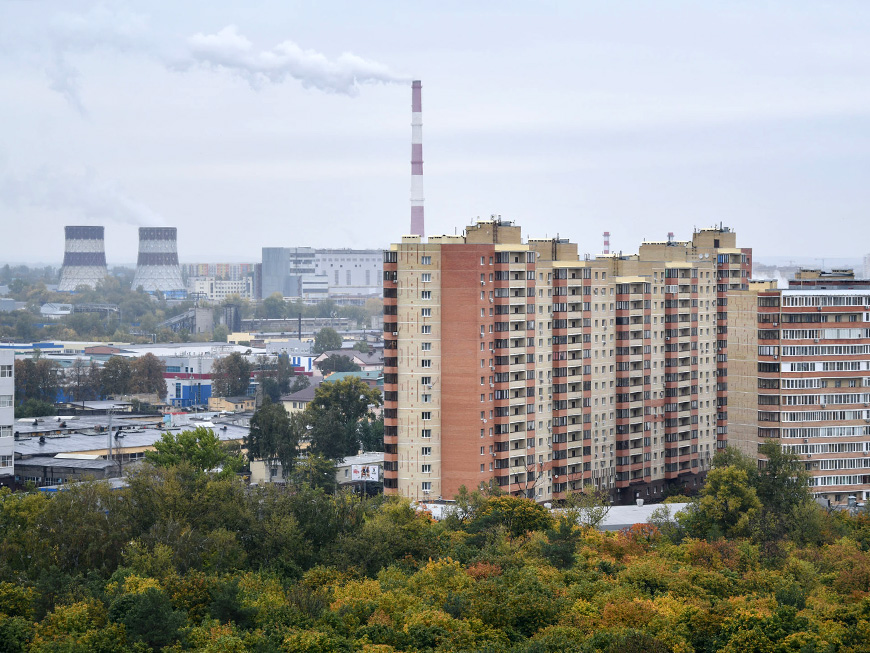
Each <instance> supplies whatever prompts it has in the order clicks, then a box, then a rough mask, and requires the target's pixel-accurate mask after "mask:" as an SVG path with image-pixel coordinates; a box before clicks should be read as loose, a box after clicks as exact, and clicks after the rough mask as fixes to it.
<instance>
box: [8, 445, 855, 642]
mask: <svg viewBox="0 0 870 653" xmlns="http://www.w3.org/2000/svg"><path fill="white" fill-rule="evenodd" d="M170 439H171V438H170ZM200 445H201V446H203V447H208V449H207V452H206V453H207V455H203V452H200V451H198V450H197V447H198V446H200ZM215 446H217V444H216V440H215V439H214V438H209V437H207V434H201V433H200V434H197V435H196V436H195V437H194V436H191V437H185V438H181V437H180V436H179V438H178V439H177V441H172V442H169V441H168V442H167V444H166V449H165V451H163V452H159V455H154V456H150V461H151V462H149V463H146V464H145V465H143V466H142V467H140V468H139V469H137V470H136V471H134V472H133V473H132V474H131V475H130V477H129V479H128V480H129V487H127V488H124V489H121V490H116V491H112V490H109V489H108V487H107V486H106V485H104V484H102V483H81V484H78V485H74V486H71V487H70V488H69V489H68V490H67V491H65V492H59V493H57V494H55V495H45V494H39V493H20V494H3V495H0V648H2V650H7V651H40V652H42V651H147V650H166V651H182V650H200V651H315V652H317V651H323V652H326V651H368V652H370V653H374V652H378V653H386V652H389V651H479V652H481V653H483V652H492V653H496V652H497V653H544V652H554V653H555V652H563V651H569V652H570V651H577V652H592V651H602V652H604V651H607V652H614V653H616V652H619V653H635V652H637V653H640V652H653V653H657V652H664V651H679V652H686V653H688V652H691V651H697V652H708V651H709V652H711V653H712V652H713V651H729V652H734V653H738V652H739V653H743V652H751V651H759V652H760V651H765V652H766V651H771V652H779V651H782V652H785V651H794V652H799V651H807V652H809V651H854V652H857V651H866V650H868V642H870V553H868V549H870V518H868V516H867V515H866V514H864V513H859V514H856V515H849V514H847V513H829V512H827V511H824V510H822V509H821V508H819V507H817V506H816V505H815V504H814V503H813V502H812V501H810V500H809V496H808V494H807V493H806V487H805V486H803V487H801V486H800V484H799V483H797V484H795V483H794V482H793V481H794V480H795V479H797V480H798V481H799V480H800V479H799V478H798V477H797V476H795V475H794V474H793V472H794V470H795V469H796V468H795V467H794V460H792V459H789V458H788V457H787V456H786V457H781V458H779V459H777V460H770V462H769V463H768V465H767V466H766V467H765V469H764V470H762V471H761V472H759V471H757V470H755V471H753V470H752V469H751V468H747V467H746V465H745V463H746V461H745V460H744V459H742V458H740V457H739V456H735V455H733V454H731V453H726V454H725V455H720V456H719V457H718V458H717V461H716V469H715V470H714V472H715V473H712V474H711V476H713V482H712V483H711V484H709V485H708V488H705V490H704V491H703V492H702V493H701V496H700V497H699V499H698V500H697V502H696V503H695V504H694V505H693V506H692V508H691V509H690V510H689V511H688V512H687V513H686V514H685V515H684V516H682V517H680V518H677V519H675V518H674V517H673V516H672V515H669V514H668V512H667V507H666V506H663V507H662V509H661V510H660V511H659V513H658V514H657V515H656V517H655V519H654V522H655V524H654V525H649V526H638V527H634V528H631V529H627V530H623V531H621V532H600V531H597V530H595V529H594V528H592V527H590V526H580V525H578V523H577V520H576V516H577V515H576V510H570V509H569V510H566V511H563V512H555V513H551V512H549V511H547V510H545V509H544V508H543V507H541V506H539V505H537V504H535V503H533V502H531V501H529V500H526V499H521V498H517V497H511V496H506V495H502V494H499V493H498V491H497V490H490V489H486V488H484V489H483V490H479V491H473V492H468V491H464V492H463V493H462V494H461V495H460V497H458V501H457V504H456V505H457V509H456V511H455V512H454V513H453V514H452V515H451V516H450V517H448V518H447V519H446V520H444V521H442V522H435V521H433V520H432V519H431V518H430V517H429V516H428V515H426V514H425V513H421V512H417V511H415V510H414V509H413V508H412V507H411V506H410V505H409V504H408V502H406V501H404V500H401V499H393V498H384V497H378V498H375V499H365V498H361V497H358V496H356V495H352V494H345V493H336V494H332V493H327V492H324V491H323V490H322V489H318V488H313V487H311V486H309V485H307V484H306V483H305V482H302V481H299V482H295V483H293V484H291V485H290V486H288V487H286V488H283V487H282V488H279V487H263V488H250V487H246V486H245V485H244V483H243V482H242V481H241V480H239V478H238V477H236V476H235V475H234V474H233V473H232V470H233V469H234V468H235V467H236V466H237V465H238V456H233V455H232V454H226V457H222V455H221V453H220V452H219V451H217V450H215ZM233 461H235V462H233ZM223 463H226V465H224V464H223ZM214 467H220V468H221V469H220V470H218V469H214V470H213V471H210V469H211V468H214ZM771 491H773V492H776V493H779V495H780V496H783V495H782V494H781V493H782V492H786V493H787V496H786V498H785V499H784V500H781V501H778V502H777V501H772V500H771V498H770V497H771V495H770V492H771ZM732 499H733V500H732ZM569 508H570V507H569ZM743 515H748V517H746V518H745V519H744V518H743Z"/></svg>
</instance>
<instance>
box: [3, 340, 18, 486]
mask: <svg viewBox="0 0 870 653" xmlns="http://www.w3.org/2000/svg"><path fill="white" fill-rule="evenodd" d="M14 426H15V352H13V351H11V350H3V349H0V485H6V484H8V483H9V482H11V481H12V479H13V478H14V475H15V466H14V461H15V437H14V433H13V428H14Z"/></svg>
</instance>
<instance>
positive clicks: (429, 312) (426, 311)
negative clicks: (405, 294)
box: [420, 308, 432, 317]
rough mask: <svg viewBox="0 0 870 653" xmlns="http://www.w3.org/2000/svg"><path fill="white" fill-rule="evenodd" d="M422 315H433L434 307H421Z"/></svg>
mask: <svg viewBox="0 0 870 653" xmlns="http://www.w3.org/2000/svg"><path fill="white" fill-rule="evenodd" d="M420 317H432V309H431V308H421V309H420Z"/></svg>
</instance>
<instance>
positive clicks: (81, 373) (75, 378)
mask: <svg viewBox="0 0 870 653" xmlns="http://www.w3.org/2000/svg"><path fill="white" fill-rule="evenodd" d="M65 378H66V384H65V388H64V389H65V390H66V394H67V398H68V399H70V400H72V401H83V400H85V399H90V398H91V397H89V396H87V395H88V391H87V387H88V365H87V363H86V362H85V361H84V359H82V358H76V359H75V360H74V361H73V364H72V365H71V366H70V367H69V369H68V370H67V373H66V377H65Z"/></svg>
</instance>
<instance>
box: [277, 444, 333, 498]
mask: <svg viewBox="0 0 870 653" xmlns="http://www.w3.org/2000/svg"><path fill="white" fill-rule="evenodd" d="M289 481H290V482H291V483H293V484H294V485H302V484H305V485H309V486H310V487H312V488H320V489H322V490H324V491H325V492H328V493H330V494H332V493H333V492H335V491H336V490H337V489H338V481H337V480H336V478H335V463H334V462H333V461H332V460H330V459H329V458H325V457H324V456H320V455H317V454H308V455H307V456H303V457H302V458H299V459H297V460H296V464H295V466H294V467H293V473H292V474H291V475H290V477H289Z"/></svg>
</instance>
